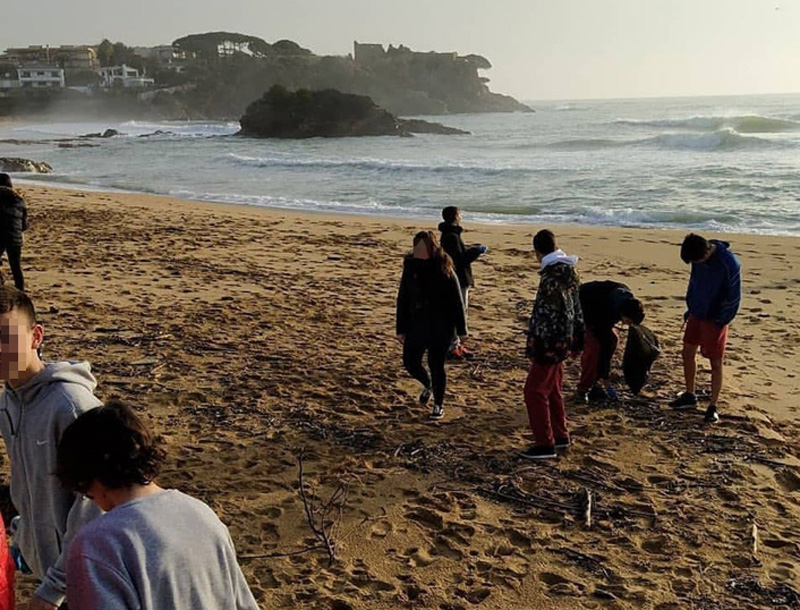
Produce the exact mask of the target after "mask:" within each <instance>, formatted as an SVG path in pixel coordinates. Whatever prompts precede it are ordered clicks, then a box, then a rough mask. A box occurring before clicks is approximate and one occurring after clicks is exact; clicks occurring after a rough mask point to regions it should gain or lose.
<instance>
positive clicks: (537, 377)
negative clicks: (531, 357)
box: [525, 362, 569, 447]
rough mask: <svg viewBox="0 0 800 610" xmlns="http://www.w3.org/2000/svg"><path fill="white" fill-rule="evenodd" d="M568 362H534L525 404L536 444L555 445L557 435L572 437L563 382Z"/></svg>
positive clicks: (527, 385)
mask: <svg viewBox="0 0 800 610" xmlns="http://www.w3.org/2000/svg"><path fill="white" fill-rule="evenodd" d="M563 379H564V365H563V363H559V364H539V363H537V362H534V363H533V364H531V370H530V372H529V373H528V379H527V381H526V382H525V406H526V407H527V409H528V420H529V421H530V424H531V431H532V432H533V437H534V439H535V440H536V445H537V446H541V447H552V446H553V445H554V444H555V439H556V438H569V431H568V430H567V414H566V413H565V412H564V398H563V397H562V396H561V384H562V382H563Z"/></svg>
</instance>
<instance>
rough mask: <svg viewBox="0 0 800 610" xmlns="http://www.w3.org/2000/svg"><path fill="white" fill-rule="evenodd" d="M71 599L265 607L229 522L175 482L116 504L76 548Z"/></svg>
mask: <svg viewBox="0 0 800 610" xmlns="http://www.w3.org/2000/svg"><path fill="white" fill-rule="evenodd" d="M67 603H68V604H69V607H70V608H76V609H77V610H132V609H136V610H172V609H175V610H258V604H256V601H255V599H254V598H253V594H252V593H251V592H250V589H249V587H248V586H247V582H246V581H245V578H244V575H243V574H242V570H241V568H240V567H239V564H238V563H237V561H236V551H235V549H234V546H233V542H232V541H231V537H230V534H229V533H228V529H227V528H226V527H225V526H224V525H223V524H222V522H221V521H220V520H219V519H218V518H217V516H216V515H215V514H214V512H213V511H212V510H211V509H210V508H209V507H208V506H206V505H205V504H203V503H202V502H200V501H199V500H196V499H195V498H192V497H190V496H187V495H185V494H183V493H181V492H179V491H176V490H173V489H170V490H164V491H160V492H158V493H155V494H153V495H150V496H145V497H142V498H137V499H135V500H131V501H130V502H126V503H125V504H122V505H120V506H117V507H115V508H114V509H112V510H110V511H109V512H107V513H105V514H104V515H102V516H101V517H99V518H98V519H96V520H95V521H93V522H92V523H90V524H88V525H87V526H86V527H84V528H83V529H81V531H80V532H79V533H78V535H77V536H76V537H75V540H74V541H73V543H72V545H71V547H70V551H69V569H68V572H67Z"/></svg>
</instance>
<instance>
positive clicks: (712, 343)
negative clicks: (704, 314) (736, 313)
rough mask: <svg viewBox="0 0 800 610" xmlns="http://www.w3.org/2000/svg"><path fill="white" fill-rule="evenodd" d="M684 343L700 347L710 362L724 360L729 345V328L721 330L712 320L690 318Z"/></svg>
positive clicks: (684, 335)
mask: <svg viewBox="0 0 800 610" xmlns="http://www.w3.org/2000/svg"><path fill="white" fill-rule="evenodd" d="M683 342H684V343H685V344H686V345H699V346H700V353H701V354H702V355H703V357H705V358H708V359H709V360H722V358H723V356H725V346H726V344H727V343H728V327H727V326H723V327H722V328H720V327H719V326H717V325H716V324H714V322H712V321H711V320H698V319H697V318H695V317H694V316H689V321H688V322H687V324H686V332H685V333H684V334H683Z"/></svg>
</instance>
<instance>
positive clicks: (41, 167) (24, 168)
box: [0, 157, 53, 174]
mask: <svg viewBox="0 0 800 610" xmlns="http://www.w3.org/2000/svg"><path fill="white" fill-rule="evenodd" d="M52 171H53V168H52V167H51V166H50V165H49V164H48V163H45V162H44V161H31V160H30V159H21V158H19V157H0V172H26V173H32V174H49V173H50V172H52Z"/></svg>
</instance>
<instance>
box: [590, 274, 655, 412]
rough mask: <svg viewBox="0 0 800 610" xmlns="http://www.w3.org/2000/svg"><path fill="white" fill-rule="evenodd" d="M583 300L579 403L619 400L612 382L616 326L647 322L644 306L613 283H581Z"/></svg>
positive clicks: (628, 292) (616, 338)
mask: <svg viewBox="0 0 800 610" xmlns="http://www.w3.org/2000/svg"><path fill="white" fill-rule="evenodd" d="M580 300H581V310H582V311H583V318H584V321H585V323H586V334H585V336H584V345H583V354H582V355H581V379H580V382H579V383H578V400H579V401H580V402H587V401H591V402H597V401H603V400H609V399H610V400H613V401H616V400H619V395H618V394H617V391H616V390H615V389H614V387H613V386H612V385H611V384H610V383H609V376H610V374H611V360H612V359H613V357H614V352H616V350H617V345H618V344H619V333H618V332H617V329H616V328H615V327H616V325H617V324H619V323H620V322H621V323H623V324H628V325H630V324H641V323H642V322H643V321H644V307H643V306H642V302H641V301H639V299H637V298H636V297H634V295H633V292H632V291H631V289H630V288H629V287H628V286H626V285H625V284H621V283H619V282H614V281H611V280H606V281H595V282H586V283H585V284H582V285H581V288H580Z"/></svg>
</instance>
